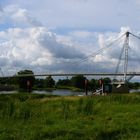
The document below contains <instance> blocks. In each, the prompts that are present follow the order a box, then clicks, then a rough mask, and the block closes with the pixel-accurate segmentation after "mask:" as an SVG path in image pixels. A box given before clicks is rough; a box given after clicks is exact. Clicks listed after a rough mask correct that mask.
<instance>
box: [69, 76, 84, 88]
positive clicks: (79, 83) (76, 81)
mask: <svg viewBox="0 0 140 140" xmlns="http://www.w3.org/2000/svg"><path fill="white" fill-rule="evenodd" d="M85 79H86V78H85V77H84V76H83V75H77V76H74V77H72V78H71V84H72V86H74V87H77V88H80V89H84V88H85Z"/></svg>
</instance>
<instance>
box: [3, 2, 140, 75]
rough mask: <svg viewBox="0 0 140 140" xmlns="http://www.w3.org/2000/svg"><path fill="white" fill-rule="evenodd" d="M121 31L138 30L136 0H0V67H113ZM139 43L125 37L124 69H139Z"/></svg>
mask: <svg viewBox="0 0 140 140" xmlns="http://www.w3.org/2000/svg"><path fill="white" fill-rule="evenodd" d="M126 31H130V32H132V33H134V34H136V35H140V0H106V1H103V0H41V1H39V0H1V1H0V68H1V70H2V71H3V73H4V74H5V75H11V74H15V73H16V72H17V71H19V70H23V69H32V70H33V71H34V72H35V73H63V72H65V73H69V72H70V73H73V72H76V73H80V72H87V73H89V72H114V71H115V68H116V66H117V62H118V58H119V55H120V52H121V49H122V46H123V42H124V39H125V37H124V36H123V37H122V38H120V39H118V40H116V38H119V37H120V36H121V35H122V34H124V33H125V32H126ZM139 46H140V40H138V39H136V38H134V37H130V47H129V59H130V62H129V67H128V71H129V72H131V71H139V68H140V67H139V63H140V62H139V60H140V55H139V53H140V52H139ZM105 47H107V48H108V49H104V48H105ZM102 49H103V50H104V51H102V53H101V54H100V53H99V54H98V50H102ZM122 60H123V57H122ZM122 65H123V62H121V64H120V66H122ZM121 68H122V67H121ZM121 68H120V71H121Z"/></svg>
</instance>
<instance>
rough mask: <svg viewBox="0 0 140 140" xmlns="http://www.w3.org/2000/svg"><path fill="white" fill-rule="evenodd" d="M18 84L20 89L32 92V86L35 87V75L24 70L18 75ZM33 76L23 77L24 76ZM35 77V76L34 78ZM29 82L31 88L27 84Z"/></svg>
mask: <svg viewBox="0 0 140 140" xmlns="http://www.w3.org/2000/svg"><path fill="white" fill-rule="evenodd" d="M17 74H18V76H19V77H18V84H19V89H20V90H22V91H28V88H30V90H32V86H33V85H34V80H35V77H34V73H33V71H31V70H22V71H19V72H18V73H17ZM28 74H29V75H31V76H22V75H28ZM32 75H33V76H32ZM28 81H29V82H30V87H28V85H27V83H28Z"/></svg>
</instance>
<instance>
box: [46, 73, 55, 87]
mask: <svg viewBox="0 0 140 140" xmlns="http://www.w3.org/2000/svg"><path fill="white" fill-rule="evenodd" d="M45 83H46V87H48V88H53V87H54V86H55V81H54V79H53V78H52V77H51V76H48V77H47V78H46V79H45Z"/></svg>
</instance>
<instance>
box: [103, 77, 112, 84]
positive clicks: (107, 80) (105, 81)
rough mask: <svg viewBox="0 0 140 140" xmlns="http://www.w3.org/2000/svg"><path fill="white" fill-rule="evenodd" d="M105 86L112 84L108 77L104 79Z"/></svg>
mask: <svg viewBox="0 0 140 140" xmlns="http://www.w3.org/2000/svg"><path fill="white" fill-rule="evenodd" d="M103 82H104V84H110V83H111V79H110V78H109V77H106V78H104V79H103Z"/></svg>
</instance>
